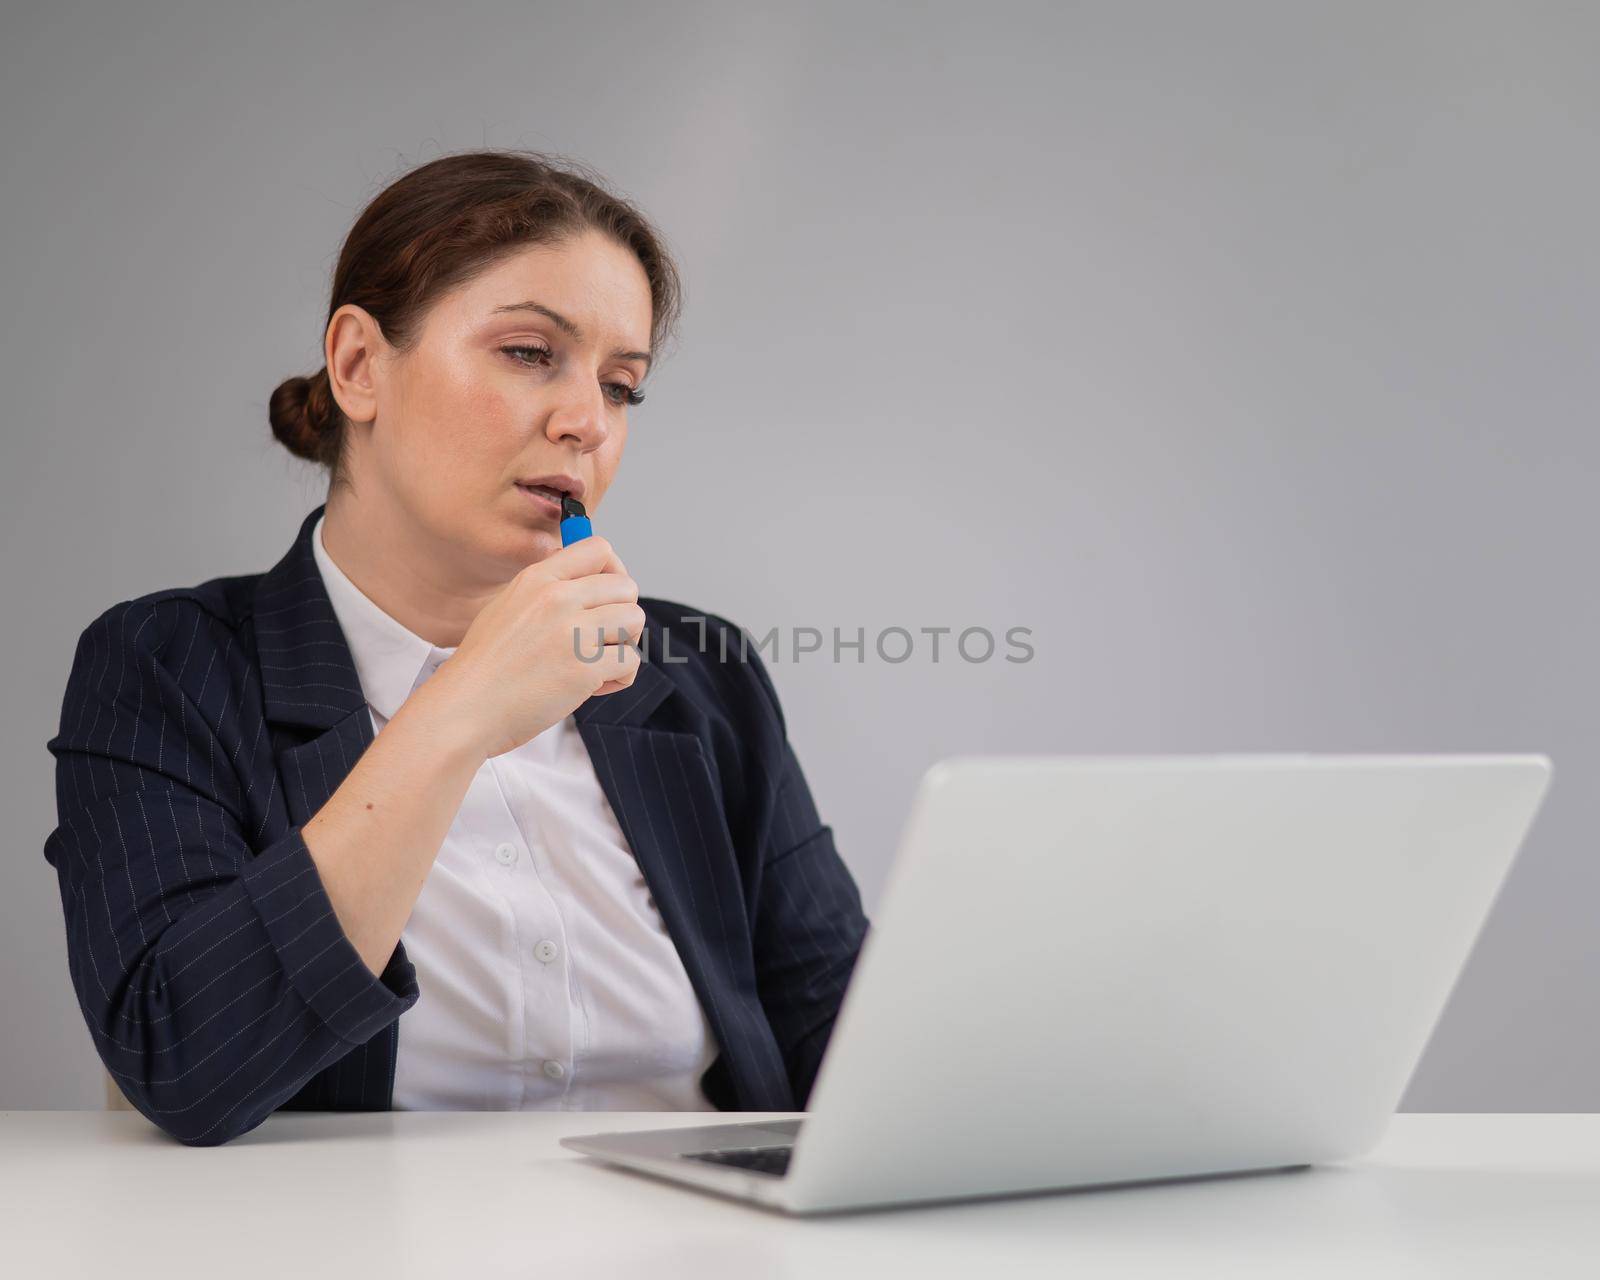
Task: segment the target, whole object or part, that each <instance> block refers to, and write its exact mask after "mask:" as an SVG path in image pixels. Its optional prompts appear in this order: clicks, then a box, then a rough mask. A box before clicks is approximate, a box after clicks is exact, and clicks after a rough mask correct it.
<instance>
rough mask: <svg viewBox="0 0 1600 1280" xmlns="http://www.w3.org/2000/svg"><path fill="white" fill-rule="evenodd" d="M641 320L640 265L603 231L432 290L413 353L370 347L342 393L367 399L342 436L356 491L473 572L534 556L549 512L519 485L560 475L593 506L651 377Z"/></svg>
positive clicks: (549, 522) (551, 533)
mask: <svg viewBox="0 0 1600 1280" xmlns="http://www.w3.org/2000/svg"><path fill="white" fill-rule="evenodd" d="M364 314H365V313H362V315H364ZM365 321H366V324H367V325H368V326H371V318H370V317H369V316H368V317H365ZM650 322H651V302H650V283H649V279H648V278H647V277H646V275H645V272H644V268H643V267H642V266H641V265H640V263H639V260H638V259H637V258H636V257H634V255H633V254H632V253H631V252H630V251H629V250H627V249H626V248H624V247H622V246H621V245H619V244H617V243H616V242H615V241H613V240H611V239H610V238H609V237H606V236H604V235H602V234H600V233H597V232H592V231H589V232H585V233H583V234H581V235H579V236H576V237H574V238H569V239H567V240H565V241H562V242H560V243H557V244H550V245H535V246H529V247H528V248H526V249H522V250H518V251H517V252H515V253H514V254H512V255H511V256H508V257H506V258H504V259H502V260H501V261H500V262H498V263H497V264H496V265H494V266H492V267H490V268H488V269H487V270H485V271H483V272H482V273H480V274H479V275H478V276H477V277H476V278H474V279H473V280H471V281H469V282H467V283H465V284H463V285H461V286H459V287H458V288H456V289H455V290H453V291H451V292H450V293H447V294H445V295H444V296H443V297H441V298H440V299H439V300H438V301H437V302H436V303H435V304H434V305H433V307H432V308H431V309H430V310H429V312H428V313H427V316H426V319H425V321H424V323H423V325H422V328H421V330H420V332H419V334H418V339H417V342H416V344H415V345H414V346H413V347H412V348H411V349H410V350H409V351H407V352H405V353H403V354H402V353H399V352H397V351H396V350H395V349H394V348H392V347H390V346H389V345H388V344H387V343H386V342H385V341H383V340H382V338H381V336H379V337H377V338H376V340H373V341H371V345H372V346H373V347H374V358H373V359H372V361H371V367H370V372H369V373H368V374H367V376H366V379H365V382H364V383H363V380H362V379H361V378H360V377H356V378H354V379H352V382H351V384H349V385H353V386H355V387H356V388H357V390H356V392H355V393H354V400H355V401H356V402H357V403H356V405H355V407H356V408H357V410H358V413H359V412H361V405H360V403H359V402H360V401H361V400H362V397H363V396H367V397H369V398H370V402H369V403H368V405H367V409H368V410H369V411H370V418H369V419H367V420H369V421H370V424H371V425H370V429H368V428H366V427H362V428H358V429H357V430H356V432H355V435H356V437H357V438H356V439H354V440H352V441H351V447H352V451H354V450H355V449H356V448H358V447H359V449H360V452H361V454H362V456H361V458H360V459H359V462H358V461H357V460H356V459H355V458H354V457H352V459H351V461H352V466H351V470H352V473H353V479H354V481H355V484H356V486H357V489H358V490H360V489H361V488H363V487H364V486H370V485H374V484H376V485H379V486H382V487H383V488H384V490H385V492H386V496H387V497H389V498H391V499H392V500H393V501H394V502H395V503H396V504H397V505H398V506H399V507H400V508H401V509H402V514H404V515H405V516H407V517H409V518H411V519H413V520H415V521H416V522H417V523H418V524H419V525H420V526H421V527H422V528H423V529H424V530H425V531H426V533H427V534H429V535H431V537H433V538H436V539H438V540H439V541H440V542H442V543H444V544H446V545H448V546H449V547H450V548H451V549H452V550H453V551H456V552H458V553H461V554H462V555H463V557H464V558H471V559H476V560H478V562H479V564H480V565H482V564H484V563H485V562H488V561H497V562H500V571H501V572H502V573H505V572H506V571H509V572H511V573H514V572H515V570H516V569H517V568H520V567H521V566H523V565H526V564H531V563H532V562H534V561H536V560H542V559H543V558H544V557H545V556H547V555H549V554H550V553H551V552H552V551H555V550H557V549H559V548H560V546H561V535H560V530H559V528H558V524H559V521H560V514H559V507H558V505H557V504H556V503H553V502H551V501H550V500H548V499H545V498H538V497H533V496H530V495H529V494H528V493H527V492H526V491H525V490H524V489H522V488H520V487H519V485H518V482H519V481H528V480H537V479H539V478H540V477H548V476H565V477H567V478H568V479H569V480H571V481H575V482H576V486H577V488H578V493H577V494H576V496H577V497H578V498H579V499H580V500H581V501H582V502H583V504H584V506H585V507H587V508H588V509H589V510H590V511H593V510H594V509H595V508H596V507H598V506H599V505H600V501H601V499H602V498H603V497H604V496H605V492H606V489H607V488H608V487H609V486H610V484H611V478H612V476H613V475H614V474H615V473H616V469H617V464H618V462H619V461H620V460H621V458H622V448H623V445H624V444H625V443H626V441H627V437H628V405H627V400H628V396H629V393H630V392H632V391H634V390H635V389H637V388H638V387H639V385H640V383H641V382H642V381H643V380H644V376H645V373H646V371H647V370H648V368H649V356H648V354H647V353H648V351H649V347H650ZM371 327H372V329H373V332H374V334H375V333H376V328H375V326H371ZM369 340H370V339H369ZM329 368H330V372H332V371H333V365H332V364H330V366H329ZM354 368H355V366H352V369H354ZM363 388H364V389H363ZM344 389H345V390H349V386H348V385H347V386H346V387H345V388H344ZM343 398H344V397H343V396H341V402H342V400H343ZM347 412H348V409H347Z"/></svg>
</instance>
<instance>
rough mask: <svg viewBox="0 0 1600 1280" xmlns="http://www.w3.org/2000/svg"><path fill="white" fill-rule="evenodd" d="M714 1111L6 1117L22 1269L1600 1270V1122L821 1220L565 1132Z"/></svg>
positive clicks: (15, 1245)
mask: <svg viewBox="0 0 1600 1280" xmlns="http://www.w3.org/2000/svg"><path fill="white" fill-rule="evenodd" d="M705 1118H706V1117H705V1116H704V1115H695V1114H686V1113H681V1112H680V1113H673V1114H666V1115H649V1114H638V1113H616V1112H610V1113H599V1112H587V1113H584V1112H576V1113H573V1112H568V1113H556V1112H497V1113H471V1114H466V1113H437V1112H436V1113H428V1114H419V1113H398V1114H396V1113H368V1114H359V1115H357V1114H344V1115H330V1114H320V1115H319V1114H306V1113H298V1114H296V1113H280V1114H278V1115H276V1116H273V1117H272V1118H270V1119H269V1120H267V1122H266V1123H265V1124H264V1125H262V1126H261V1127H260V1128H258V1129H256V1130H255V1131H254V1132H253V1133H249V1134H246V1135H245V1136H244V1137H242V1138H239V1139H236V1140H235V1141H234V1142H232V1143H229V1144H227V1145H224V1146H221V1147H213V1148H189V1147H184V1146H181V1145H179V1144H178V1143H176V1142H173V1141H171V1140H170V1139H168V1138H167V1137H165V1136H164V1135H162V1134H161V1133H159V1132H158V1131H157V1130H155V1129H153V1128H152V1127H151V1126H150V1125H149V1124H148V1123H147V1122H146V1121H145V1120H144V1118H143V1117H142V1116H139V1115H137V1114H132V1113H127V1112H89V1111H84V1112H63V1111H40V1112H26V1111H11V1112H0V1269H3V1271H4V1272H5V1274H6V1275H9V1276H17V1277H23V1276H34V1275H95V1276H115V1277H117V1278H118V1280H128V1278H130V1277H137V1276H162V1277H168V1276H179V1275H202V1274H204V1275H215V1276H226V1277H230V1278H232V1277H243V1276H273V1277H280V1276H283V1277H304V1276H322V1275H327V1276H341V1277H346V1278H354V1280H368V1278H369V1277H372V1278H377V1280H381V1278H383V1277H390V1276H447V1277H455V1276H460V1277H480V1276H501V1275H506V1276H510V1275H517V1276H546V1277H560V1278H561V1280H570V1277H573V1276H589V1275H608V1276H610V1275H614V1276H637V1277H641V1280H644V1278H649V1277H657V1276H694V1277H697V1280H722V1278H724V1277H727V1278H729V1280H733V1278H737V1280H753V1278H755V1277H777V1276H781V1277H791V1276H792V1277H809V1276H822V1277H825V1280H848V1277H852V1276H858V1275H859V1276H873V1277H884V1276H889V1277H900V1276H907V1277H922V1276H962V1277H970V1276H980V1277H984V1278H985V1280H987V1278H989V1277H995V1276H1013V1275H1051V1276H1095V1277H1099V1276H1134V1275H1137V1276H1151V1275H1172V1276H1185V1277H1203V1276H1240V1275H1248V1276H1263V1277H1291V1278H1295V1280H1298V1278H1300V1277H1306V1276H1323V1275H1339V1276H1360V1277H1363V1280H1365V1277H1369V1276H1437V1277H1462V1276H1496V1277H1504V1276H1511V1277H1514V1278H1516V1280H1533V1278H1534V1277H1545V1276H1584V1277H1594V1276H1600V1115H1586V1116H1431V1115H1405V1116H1398V1117H1396V1119H1395V1121H1394V1123H1393V1125H1392V1127H1391V1129H1390V1132H1389V1135H1388V1137H1387V1138H1386V1140H1385V1141H1384V1143H1383V1145H1382V1146H1381V1147H1380V1148H1379V1149H1378V1151H1377V1152H1376V1153H1375V1154H1374V1155H1373V1156H1372V1157H1371V1158H1370V1159H1368V1160H1365V1161H1361V1162H1358V1163H1355V1164H1350V1165H1344V1166H1332V1167H1325V1168H1318V1169H1311V1170H1308V1171H1304V1172H1300V1173H1289V1174H1267V1175H1260V1176H1253V1177H1246V1178H1234V1179H1223V1180H1215V1181H1205V1182H1189V1183H1176V1184H1167V1185H1160V1186H1147V1187H1139V1188H1124V1189H1119V1190H1108V1191H1089V1192H1076V1193H1067V1194H1055V1195H1045V1196H1033V1197H1027V1198H1022V1199H1011V1200H991V1201H987V1202H981V1203H968V1204H957V1205H939V1206H932V1207H922V1208H908V1209H897V1210H890V1211H886V1212H874V1213H858V1214H851V1215H844V1216H833V1217H822V1218H815V1219H809V1220H794V1219H787V1218H783V1217H778V1216H775V1215H773V1214H771V1213H769V1212H768V1211H765V1210H761V1209H755V1208H749V1207H746V1206H744V1205H740V1204H736V1203H733V1202H730V1201H725V1200H719V1199H716V1198H714V1197H711V1196H708V1195H704V1194H701V1193H698V1192H695V1191H691V1190H688V1189H686V1188H681V1187H677V1186H673V1185H670V1184H667V1183H661V1182H656V1181H654V1180H652V1179H648V1178H645V1177H642V1176H640V1175H637V1174H629V1173H622V1172H617V1171H615V1170H612V1169H609V1168H606V1167H604V1166H602V1165H599V1164H596V1163H593V1162H591V1161H589V1160H588V1159H586V1158H585V1157H582V1156H579V1155H577V1154H576V1153H574V1152H571V1151H567V1150H566V1149H565V1148H563V1147H559V1146H557V1144H556V1140H557V1138H559V1137H561V1136H562V1135H564V1134H569V1133H585V1132H597V1131H599V1130H603V1129H608V1128H617V1129H622V1128H644V1127H649V1126H652V1125H667V1124H697V1123H703V1122H704V1121H705ZM761 1118H764V1117H763V1116H762V1115H760V1114H758V1113H742V1114H740V1115H737V1116H735V1115H729V1116H727V1117H726V1119H728V1120H756V1119H761Z"/></svg>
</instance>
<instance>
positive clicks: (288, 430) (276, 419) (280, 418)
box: [267, 367, 333, 463]
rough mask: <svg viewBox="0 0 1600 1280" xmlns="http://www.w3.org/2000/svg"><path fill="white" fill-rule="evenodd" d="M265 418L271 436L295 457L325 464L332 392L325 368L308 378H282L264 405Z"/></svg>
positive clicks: (331, 419) (331, 409)
mask: <svg viewBox="0 0 1600 1280" xmlns="http://www.w3.org/2000/svg"><path fill="white" fill-rule="evenodd" d="M267 418H268V420H269V421H270V422H271V423H272V434H273V435H274V436H276V437H277V438H278V440H279V442H280V443H281V444H282V445H283V446H284V447H285V448H286V449H288V450H289V452H290V453H292V454H294V456H295V457H297V458H304V459H305V460H306V461H307V462H322V463H325V462H327V461H328V459H327V458H326V456H325V455H326V452H327V449H328V444H329V442H330V432H329V428H330V427H331V426H332V424H333V392H332V389H331V388H330V387H329V385H328V370H327V368H326V367H324V368H322V369H319V370H318V371H317V372H316V373H314V374H312V375H311V376H310V377H309V378H301V377H294V378H285V379H284V380H283V381H282V382H280V383H279V384H278V389H277V390H276V391H274V392H273V393H272V398H271V400H269V401H268V403H267Z"/></svg>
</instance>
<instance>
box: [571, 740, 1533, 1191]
mask: <svg viewBox="0 0 1600 1280" xmlns="http://www.w3.org/2000/svg"><path fill="white" fill-rule="evenodd" d="M1549 778H1550V761H1549V760H1548V758H1546V757H1544V756H1541V755H1492V756H1491V755H1454V756H1450V755H1443V756H1423V755H1408V756H1399V755H1395V756H1363V755H1356V756H1313V755H1235V756H1207V757H1182V756H1169V757H1145V758H1138V757H1122V758H1118V757H1102V758H1087V757H1085V758H1072V757H1067V758H1059V757H1055V758H1052V757H1032V758H1021V757H1019V758H958V759H953V760H948V761H945V762H943V763H941V764H937V765H935V766H934V767H933V768H932V769H930V770H929V771H928V773H927V774H926V776H925V777H924V778H923V780H922V784H921V787H920V789H919V790H918V792H917V795H916V798H915V801H914V803H913V805H912V809H911V815H910V818H909V820H908V822H907V824H906V828H905V833H904V835H903V837H902V840H901V845H900V848H899V850H898V854H897V857H896V860H895V863H894V866H893V868H892V870H891V873H890V877H889V880H888V882H887V884H886V885H885V887H884V892H883V898H882V903H881V906H880V908H879V909H878V910H877V911H876V912H875V913H874V919H873V927H872V929H871V931H870V932H869V933H868V936H867V940H866V943H865V945H864V947H863V949H862V953H861V956H860V958H859V960H858V961H857V966H856V970H855V974H854V977H853V979H852V981H851V984H850V987H849V989H848V990H847V991H846V993H845V998H844V1003H843V1005H842V1006H841V1008H840V1011H839V1018H838V1021H837V1022H836V1023H835V1025H834V1029H833V1033H832V1037H831V1039H830V1041H829V1044H828V1049H827V1052H826V1054H825V1055H824V1057H823V1061H822V1064H821V1067H820V1068H819V1072H818V1076H817V1080H816V1083H815V1085H814V1087H813V1090H812V1093H811V1096H810V1099H809V1102H810V1106H809V1108H808V1110H807V1112H806V1113H805V1115H804V1117H803V1118H800V1119H792V1120H782V1121H773V1122H756V1123H748V1122H747V1123H742V1124H719V1125H713V1126H695V1127H690V1128H672V1129H655V1130H647V1131H643V1132H631V1133H608V1134H591V1135H586V1136H584V1137H571V1138H564V1139H562V1145H563V1146H566V1147H569V1148H571V1149H573V1150H575V1151H581V1152H584V1153H586V1154H588V1155H591V1156H595V1157H598V1158H599V1159H601V1160H604V1161H607V1162H610V1163H613V1164H617V1165H623V1166H627V1167H629V1168H632V1169H636V1170H639V1171H642V1172H644V1173H648V1174H653V1175H656V1176H658V1177H662V1178H669V1179H672V1180H674V1181H677V1182H682V1183H687V1184H690V1185H692V1186H695V1187H698V1188H701V1189H703V1190H706V1191H711V1192H716V1193H720V1194H722V1195H726V1196H732V1197H735V1198H739V1199H743V1200H748V1201H752V1202H755V1203H758V1204H762V1205H766V1206H770V1207H772V1208H776V1209H780V1210H784V1211H787V1212H790V1213H797V1214H807V1213H817V1212H822V1211H831V1210H841V1209H859V1208H865V1207H869V1206H877V1205H890V1204H902V1203H906V1202H909V1201H923V1200H948V1199H967V1198H973V1197H979V1196H993V1195H1005V1194H1016V1193H1021V1192H1037V1191H1042V1190H1047V1189H1053V1188H1068V1187H1082V1186H1087V1185H1095V1184H1105V1183H1124V1182H1138V1181H1144V1180H1153V1179H1169V1178H1179V1177H1192V1176H1197V1175H1206V1174H1219V1173H1231V1172H1241V1171H1245V1170H1263V1169H1275V1168H1283V1167H1298V1166H1304V1165H1307V1164H1316V1163H1321V1162H1325V1161H1335V1160H1342V1159H1348V1158H1351V1157H1354V1156H1358V1155H1360V1154H1362V1153H1363V1152H1365V1151H1367V1150H1369V1149H1370V1148H1371V1147H1372V1146H1373V1145H1375V1144H1376V1142H1377V1140H1378V1139H1379V1137H1380V1136H1381V1135H1382V1133H1383V1130H1384V1128H1385V1127H1386V1125H1387V1123H1388V1119H1389V1117H1390V1115H1391V1114H1393V1112H1394V1109H1395V1107H1396V1105H1397V1104H1398V1103H1399V1100H1400V1095H1401V1092H1402V1090H1403V1089H1404V1088H1405V1085H1406V1082H1407V1080H1408V1079H1409V1078H1410V1076H1411V1073H1412V1071H1413V1069H1414V1068H1415V1066H1416V1063H1417V1059H1418V1057H1419V1056H1420V1055H1421V1053H1422V1049H1423V1046H1424V1044H1425V1043H1426V1042H1427V1040H1428V1037H1429V1035H1430V1034H1431V1032H1432V1030H1433V1027H1434V1024H1435V1022H1436V1021H1437V1020H1438V1017H1439V1014H1440V1012H1441V1011H1442V1010H1443V1008H1444V1004H1445V1000H1446V998H1447V997H1448V996H1449V994H1450V991H1451V988H1452V986H1453V985H1454V983H1455V980H1456V977H1457V975H1458V974H1459V973H1460V971H1461V968H1462V965H1463V963H1464V962H1465V960H1466V957H1467V953H1468V951H1469V950H1470V949H1471V947H1472V945H1473V941H1474V939H1475V938H1476V937H1477V935H1478V932H1479V930H1480V928H1481V927H1482V925H1483V922H1484V919H1485V917H1486V916H1487V914H1488V911H1489V908H1490V905H1491V904H1492V903H1493V901H1494V899H1495V896H1496V894H1497V892H1498V891H1499V888H1500V885H1501V884H1502V882H1503V881H1504V880H1505V877H1506V872H1507V870H1508V868H1509V867H1510V865H1511V861H1512V859H1513V857H1514V856H1515V855H1516V851H1517V849H1518V847H1519V846H1520V845H1521V843H1522V841H1523V838H1524V837H1525V835H1526V834H1527V831H1528V828H1529V826H1530V825H1531V824H1532V822H1533V818H1534V814H1535V813H1536V811H1537V810H1538V808H1539V805H1540V803H1541V801H1542V800H1543V798H1544V794H1545V790H1546V787H1547V786H1548V784H1549Z"/></svg>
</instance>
